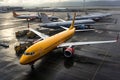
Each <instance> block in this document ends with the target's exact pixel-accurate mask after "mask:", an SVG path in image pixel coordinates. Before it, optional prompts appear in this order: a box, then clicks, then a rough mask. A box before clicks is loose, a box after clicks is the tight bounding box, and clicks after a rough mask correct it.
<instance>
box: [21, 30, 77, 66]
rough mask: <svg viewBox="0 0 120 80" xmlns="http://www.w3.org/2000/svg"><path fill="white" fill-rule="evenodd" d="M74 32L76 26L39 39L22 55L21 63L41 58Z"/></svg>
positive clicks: (28, 62)
mask: <svg viewBox="0 0 120 80" xmlns="http://www.w3.org/2000/svg"><path fill="white" fill-rule="evenodd" d="M74 32H75V28H73V29H70V30H69V29H68V30H66V31H63V32H60V33H58V34H56V35H53V36H51V37H49V38H46V39H44V40H42V41H39V42H37V43H35V44H33V45H32V46H31V47H29V48H28V49H27V50H26V51H25V53H24V54H23V55H22V57H21V59H20V63H21V64H23V65H25V64H30V63H31V62H33V61H36V60H37V59H39V58H41V57H42V56H44V55H45V54H47V53H48V52H50V51H52V50H53V49H55V48H57V46H58V45H59V44H61V43H63V42H65V41H67V40H68V39H69V38H71V37H72V36H73V34H74Z"/></svg>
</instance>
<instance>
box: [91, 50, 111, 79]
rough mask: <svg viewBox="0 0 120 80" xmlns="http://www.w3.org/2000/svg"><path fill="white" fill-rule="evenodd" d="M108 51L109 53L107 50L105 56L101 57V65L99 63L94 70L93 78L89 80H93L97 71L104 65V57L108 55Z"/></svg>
mask: <svg viewBox="0 0 120 80" xmlns="http://www.w3.org/2000/svg"><path fill="white" fill-rule="evenodd" d="M108 51H109V49H108V50H107V51H106V54H105V56H104V57H103V60H102V61H101V63H100V65H99V66H98V68H97V69H96V71H95V73H94V75H93V77H92V79H91V80H95V77H96V75H97V73H98V71H99V70H100V69H101V68H102V65H103V64H104V61H105V58H106V56H107V55H108V53H109V52H108Z"/></svg>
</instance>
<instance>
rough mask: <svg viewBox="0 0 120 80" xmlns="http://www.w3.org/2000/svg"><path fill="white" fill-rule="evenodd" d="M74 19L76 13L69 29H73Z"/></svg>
mask: <svg viewBox="0 0 120 80" xmlns="http://www.w3.org/2000/svg"><path fill="white" fill-rule="evenodd" d="M75 17H76V13H74V18H73V21H72V23H71V26H70V28H69V29H73V28H74V23H75Z"/></svg>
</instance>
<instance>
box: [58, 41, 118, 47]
mask: <svg viewBox="0 0 120 80" xmlns="http://www.w3.org/2000/svg"><path fill="white" fill-rule="evenodd" d="M113 42H117V40H109V41H91V42H71V43H63V44H61V45H59V46H58V48H61V47H69V46H80V45H88V44H102V43H113Z"/></svg>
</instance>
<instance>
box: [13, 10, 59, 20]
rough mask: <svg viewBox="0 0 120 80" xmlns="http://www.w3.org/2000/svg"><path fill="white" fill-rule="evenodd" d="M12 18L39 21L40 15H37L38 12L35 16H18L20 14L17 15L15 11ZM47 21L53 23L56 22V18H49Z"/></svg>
mask: <svg viewBox="0 0 120 80" xmlns="http://www.w3.org/2000/svg"><path fill="white" fill-rule="evenodd" d="M44 14H45V13H44ZM13 17H15V18H18V19H30V20H34V19H41V15H40V14H39V12H38V14H36V15H30V14H21V15H20V14H17V13H16V12H15V11H13ZM48 19H49V20H50V21H53V20H58V17H56V16H49V17H48Z"/></svg>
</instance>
